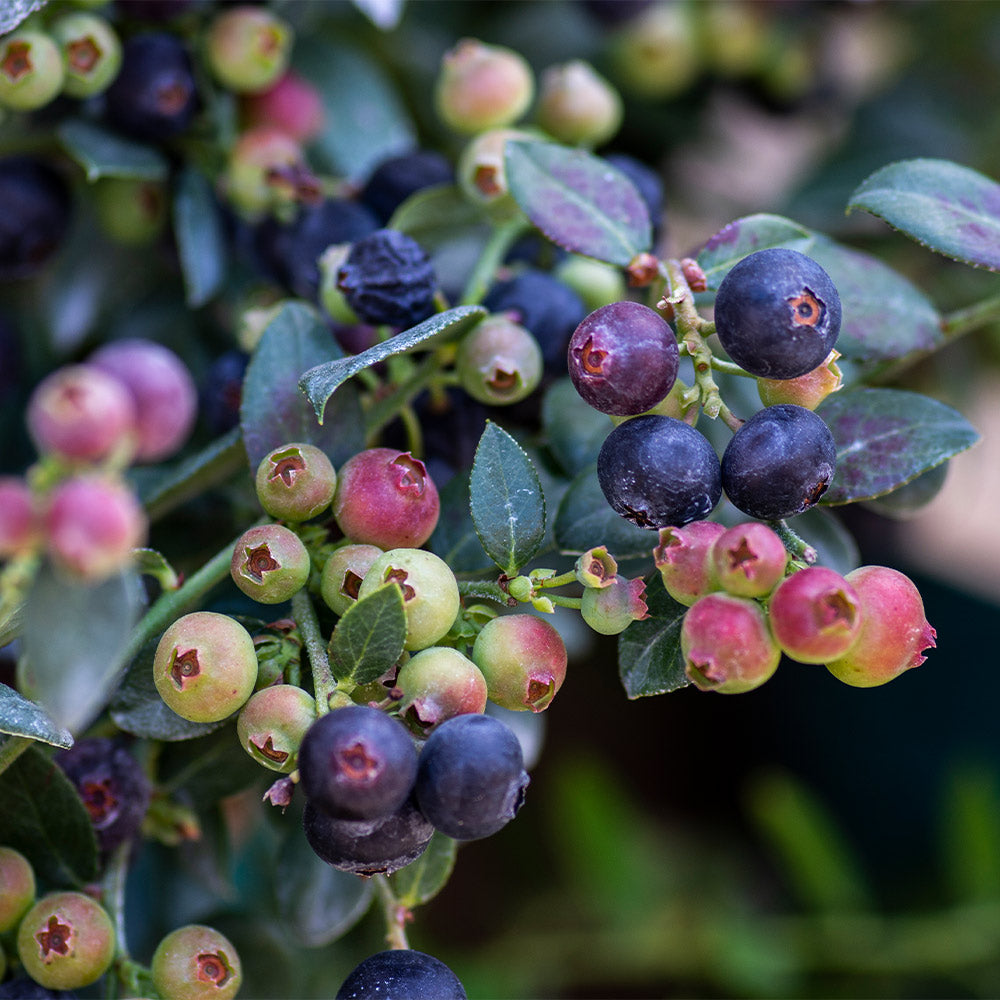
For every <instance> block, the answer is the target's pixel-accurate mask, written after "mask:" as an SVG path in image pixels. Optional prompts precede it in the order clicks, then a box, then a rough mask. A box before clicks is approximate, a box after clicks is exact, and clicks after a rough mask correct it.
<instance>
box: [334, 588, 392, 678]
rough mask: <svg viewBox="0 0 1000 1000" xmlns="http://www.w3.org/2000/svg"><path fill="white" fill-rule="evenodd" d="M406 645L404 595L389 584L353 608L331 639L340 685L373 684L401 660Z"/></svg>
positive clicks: (348, 610) (364, 598)
mask: <svg viewBox="0 0 1000 1000" xmlns="http://www.w3.org/2000/svg"><path fill="white" fill-rule="evenodd" d="M405 642H406V611H405V610H404V607H403V592H402V591H401V590H400V588H399V585H398V584H396V583H392V582H390V583H386V584H383V585H382V586H381V587H378V588H377V589H376V590H373V591H372V592H371V593H370V594H367V595H366V596H365V597H363V598H361V599H360V600H359V601H357V602H356V603H354V604H352V605H351V606H350V607H349V608H348V609H347V611H346V612H344V616H343V617H342V618H341V619H340V621H339V622H337V627H336V628H335V629H334V630H333V635H332V636H330V665H331V667H332V668H333V676H334V677H336V679H337V680H338V681H343V680H350V681H354V683H355V684H369V683H371V682H372V681H374V680H378V678H379V677H381V676H382V675H383V674H384V673H385V672H386V671H387V670H388V669H389V668H390V667H392V666H393V664H394V663H395V662H396V661H397V660H398V659H399V657H400V655H401V654H402V652H403V643H405Z"/></svg>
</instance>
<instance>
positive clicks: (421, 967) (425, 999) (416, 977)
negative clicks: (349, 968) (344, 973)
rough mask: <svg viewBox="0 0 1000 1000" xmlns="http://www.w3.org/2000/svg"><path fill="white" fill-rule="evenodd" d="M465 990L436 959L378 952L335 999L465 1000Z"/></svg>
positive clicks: (404, 951)
mask: <svg viewBox="0 0 1000 1000" xmlns="http://www.w3.org/2000/svg"><path fill="white" fill-rule="evenodd" d="M466 997H467V994H466V992H465V987H463V986H462V983H461V982H460V980H459V978H458V976H456V975H455V973H454V972H452V971H451V969H449V968H448V966H447V965H445V964H444V962H442V961H441V960H440V959H437V958H434V957H433V956H432V955H427V954H425V953H424V952H422V951H413V950H412V949H395V950H393V951H380V952H378V954H376V955H372V956H371V957H370V958H366V959H365V960H364V961H363V962H362V963H361V964H360V965H358V966H357V967H356V968H355V969H354V971H353V972H351V974H350V975H349V976H348V977H347V978H346V979H345V980H344V982H343V985H342V986H341V987H340V989H339V990H338V991H337V997H336V1000H466Z"/></svg>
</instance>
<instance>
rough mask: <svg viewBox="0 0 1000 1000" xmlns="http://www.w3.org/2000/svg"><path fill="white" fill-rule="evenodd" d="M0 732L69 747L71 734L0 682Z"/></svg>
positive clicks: (34, 705)
mask: <svg viewBox="0 0 1000 1000" xmlns="http://www.w3.org/2000/svg"><path fill="white" fill-rule="evenodd" d="M0 733H7V734H8V735H10V736H26V737H27V738H28V739H29V740H40V741H41V742H42V743H50V744H51V745H52V746H55V747H71V746H72V745H73V736H72V734H71V733H70V732H69V731H68V730H66V729H63V728H62V726H57V725H56V724H55V723H54V722H53V721H52V720H51V719H50V718H49V717H48V716H47V715H46V714H45V712H43V711H42V709H40V708H39V707H38V706H37V705H36V704H35V703H34V702H33V701H28V699H27V698H25V697H24V695H23V694H21V693H19V692H18V691H15V690H14V689H13V688H12V687H8V686H7V685H6V684H0Z"/></svg>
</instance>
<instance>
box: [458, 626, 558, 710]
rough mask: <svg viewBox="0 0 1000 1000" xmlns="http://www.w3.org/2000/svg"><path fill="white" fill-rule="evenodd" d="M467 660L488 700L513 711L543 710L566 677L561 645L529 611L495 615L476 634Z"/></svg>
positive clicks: (552, 633)
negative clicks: (483, 680) (473, 666)
mask: <svg viewBox="0 0 1000 1000" xmlns="http://www.w3.org/2000/svg"><path fill="white" fill-rule="evenodd" d="M472 659H473V662H474V663H475V664H476V666H477V667H479V669H480V670H481V671H482V672H483V676H484V677H485V678H486V687H487V690H488V691H489V696H490V701H492V702H494V703H495V704H497V705H499V706H500V707H501V708H510V709H513V710H514V711H522V712H523V711H527V710H530V711H532V712H541V711H543V710H544V709H546V708H548V707H549V705H550V704H551V703H552V699H553V698H554V697H555V696H556V693H557V692H558V691H559V688H561V687H562V683H563V681H564V680H565V679H566V660H567V657H566V646H565V644H564V643H563V640H562V636H560V635H559V633H558V632H557V631H556V629H555V628H554V627H553V626H552V625H550V624H549V623H548V622H547V621H544V620H543V619H541V618H538V617H536V616H535V615H527V614H513V615H500V616H499V617H498V618H493V619H492V620H491V621H488V622H487V623H486V624H485V625H484V626H483V628H482V630H481V631H480V633H479V635H478V636H476V641H475V643H474V645H473V647H472Z"/></svg>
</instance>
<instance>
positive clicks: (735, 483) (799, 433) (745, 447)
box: [722, 403, 837, 521]
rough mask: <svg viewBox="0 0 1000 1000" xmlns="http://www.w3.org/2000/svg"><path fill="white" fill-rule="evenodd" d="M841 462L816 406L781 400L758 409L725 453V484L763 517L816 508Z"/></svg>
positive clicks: (738, 501)
mask: <svg viewBox="0 0 1000 1000" xmlns="http://www.w3.org/2000/svg"><path fill="white" fill-rule="evenodd" d="M836 465H837V446H836V444H835V443H834V440H833V435H832V434H831V433H830V428H829V427H827V426H826V424H825V423H824V422H823V420H822V418H821V417H818V416H817V415H816V414H815V413H813V412H812V410H807V409H806V408H805V407H802V406H795V405H794V404H792V403H781V404H779V405H777V406H768V407H765V408H764V409H763V410H758V411H757V412H756V413H755V414H754V415H753V416H752V417H751V418H750V419H749V420H748V421H747V422H746V423H745V424H744V425H743V426H742V427H741V428H740V429H739V430H738V431H737V432H736V433H735V434H734V435H733V437H732V439H731V440H730V442H729V444H728V445H727V446H726V450H725V452H724V453H723V455H722V487H723V489H724V490H725V491H726V496H727V497H729V499H730V500H731V501H732V503H733V506H734V507H737V508H739V509H740V510H741V511H743V513H744V514H749V515H750V516H751V517H755V518H758V519H759V520H762V521H773V520H777V519H779V518H782V517H791V516H792V515H793V514H801V513H802V512H803V511H806V510H808V509H809V508H810V507H814V506H815V505H816V504H817V503H818V502H819V499H820V497H822V495H823V494H824V493H825V492H826V490H827V487H828V486H829V485H830V481H831V480H832V479H833V473H834V469H835V468H836Z"/></svg>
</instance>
